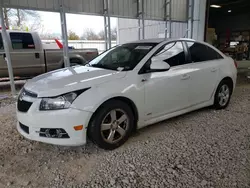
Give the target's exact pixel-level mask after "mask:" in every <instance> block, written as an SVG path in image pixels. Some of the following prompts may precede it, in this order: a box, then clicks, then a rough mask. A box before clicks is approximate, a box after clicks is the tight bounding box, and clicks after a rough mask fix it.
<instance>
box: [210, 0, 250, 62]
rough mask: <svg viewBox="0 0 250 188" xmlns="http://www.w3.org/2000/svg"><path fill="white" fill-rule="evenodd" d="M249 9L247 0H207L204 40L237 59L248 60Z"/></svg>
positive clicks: (249, 55) (249, 2)
mask: <svg viewBox="0 0 250 188" xmlns="http://www.w3.org/2000/svg"><path fill="white" fill-rule="evenodd" d="M249 10H250V1H249V0H208V9H207V16H208V17H207V18H208V19H207V21H208V22H207V31H206V41H207V42H208V43H210V44H212V45H214V46H216V47H217V48H218V49H220V50H221V51H222V52H224V53H225V54H228V55H230V56H231V57H233V58H234V59H235V60H237V61H242V60H249V59H250V42H249V41H250V22H249V19H250V11H249ZM248 65H250V62H249V64H248Z"/></svg>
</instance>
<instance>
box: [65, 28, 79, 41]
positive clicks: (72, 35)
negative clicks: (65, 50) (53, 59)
mask: <svg viewBox="0 0 250 188" xmlns="http://www.w3.org/2000/svg"><path fill="white" fill-rule="evenodd" d="M68 39H69V40H79V39H80V37H79V36H78V35H77V34H76V33H75V32H74V31H71V30H69V32H68Z"/></svg>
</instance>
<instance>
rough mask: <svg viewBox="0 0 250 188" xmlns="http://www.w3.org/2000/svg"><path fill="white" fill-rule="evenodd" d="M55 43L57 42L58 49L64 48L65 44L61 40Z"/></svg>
mask: <svg viewBox="0 0 250 188" xmlns="http://www.w3.org/2000/svg"><path fill="white" fill-rule="evenodd" d="M55 41H56V44H57V45H58V47H59V48H60V49H62V48H63V44H62V43H61V42H60V41H59V40H57V39H55Z"/></svg>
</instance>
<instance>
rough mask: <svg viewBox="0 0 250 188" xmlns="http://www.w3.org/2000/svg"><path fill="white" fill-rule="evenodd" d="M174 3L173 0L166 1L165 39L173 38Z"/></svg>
mask: <svg viewBox="0 0 250 188" xmlns="http://www.w3.org/2000/svg"><path fill="white" fill-rule="evenodd" d="M171 5H172V1H171V0H165V39H166V38H171V36H172V18H171V14H172V10H171V9H172V8H171Z"/></svg>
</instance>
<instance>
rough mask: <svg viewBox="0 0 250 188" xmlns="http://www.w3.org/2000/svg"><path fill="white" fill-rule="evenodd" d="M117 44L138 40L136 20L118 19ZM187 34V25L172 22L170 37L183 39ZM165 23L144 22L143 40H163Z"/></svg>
mask: <svg viewBox="0 0 250 188" xmlns="http://www.w3.org/2000/svg"><path fill="white" fill-rule="evenodd" d="M117 32H118V43H119V44H122V43H125V42H129V41H134V40H138V20H136V19H126V18H118V24H117ZM186 32H187V23H185V22H172V37H174V38H180V37H184V36H185V34H186ZM164 36H165V22H164V21H154V20H145V38H146V39H148V38H164Z"/></svg>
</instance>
